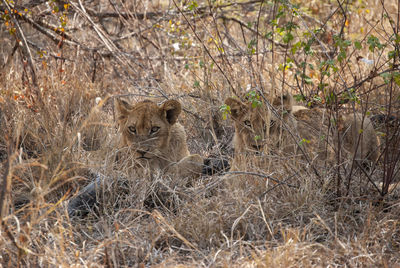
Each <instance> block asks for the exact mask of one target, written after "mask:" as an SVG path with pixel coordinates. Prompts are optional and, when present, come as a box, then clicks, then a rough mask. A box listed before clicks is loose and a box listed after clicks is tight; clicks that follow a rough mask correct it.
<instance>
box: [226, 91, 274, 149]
mask: <svg viewBox="0 0 400 268" xmlns="http://www.w3.org/2000/svg"><path fill="white" fill-rule="evenodd" d="M225 104H227V105H229V106H230V110H231V116H232V119H233V121H234V125H235V138H234V146H235V153H243V152H252V153H260V152H265V151H266V149H267V148H266V147H267V146H266V145H267V143H266V142H267V139H268V135H269V128H270V127H269V124H270V112H269V110H268V109H267V108H266V107H265V105H264V104H262V105H257V106H256V107H253V106H252V104H251V102H248V103H247V102H246V103H244V102H242V101H240V100H238V99H234V98H227V99H226V100H225Z"/></svg>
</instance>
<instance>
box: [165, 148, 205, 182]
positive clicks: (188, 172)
mask: <svg viewBox="0 0 400 268" xmlns="http://www.w3.org/2000/svg"><path fill="white" fill-rule="evenodd" d="M203 162H204V161H203V158H202V157H201V156H200V155H198V154H192V155H188V156H186V157H184V158H182V159H181V160H180V161H179V162H177V163H174V164H172V165H171V166H169V168H168V170H167V172H166V174H168V175H172V176H174V177H178V178H182V179H183V178H186V179H188V181H191V180H193V179H196V178H198V177H199V176H200V175H201V172H202V170H203V165H204V164H203Z"/></svg>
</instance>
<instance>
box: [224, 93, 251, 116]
mask: <svg viewBox="0 0 400 268" xmlns="http://www.w3.org/2000/svg"><path fill="white" fill-rule="evenodd" d="M225 104H226V105H229V107H230V108H231V115H232V118H233V119H235V120H236V119H238V118H239V117H240V116H241V115H242V114H243V113H244V111H245V109H246V105H245V104H243V103H242V102H241V101H240V100H238V99H234V98H227V99H226V100H225Z"/></svg>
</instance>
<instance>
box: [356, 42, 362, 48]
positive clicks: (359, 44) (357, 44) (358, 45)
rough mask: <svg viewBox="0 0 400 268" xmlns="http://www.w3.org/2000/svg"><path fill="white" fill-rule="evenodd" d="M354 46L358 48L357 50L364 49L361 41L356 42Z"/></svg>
mask: <svg viewBox="0 0 400 268" xmlns="http://www.w3.org/2000/svg"><path fill="white" fill-rule="evenodd" d="M354 46H355V47H356V49H361V48H362V46H361V42H360V41H355V42H354Z"/></svg>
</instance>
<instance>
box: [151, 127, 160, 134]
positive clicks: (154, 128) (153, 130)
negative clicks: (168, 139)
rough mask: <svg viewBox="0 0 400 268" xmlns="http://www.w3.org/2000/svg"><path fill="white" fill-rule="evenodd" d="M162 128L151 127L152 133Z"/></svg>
mask: <svg viewBox="0 0 400 268" xmlns="http://www.w3.org/2000/svg"><path fill="white" fill-rule="evenodd" d="M159 130H160V127H152V128H151V129H150V134H154V133H156V132H157V131H159Z"/></svg>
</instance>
